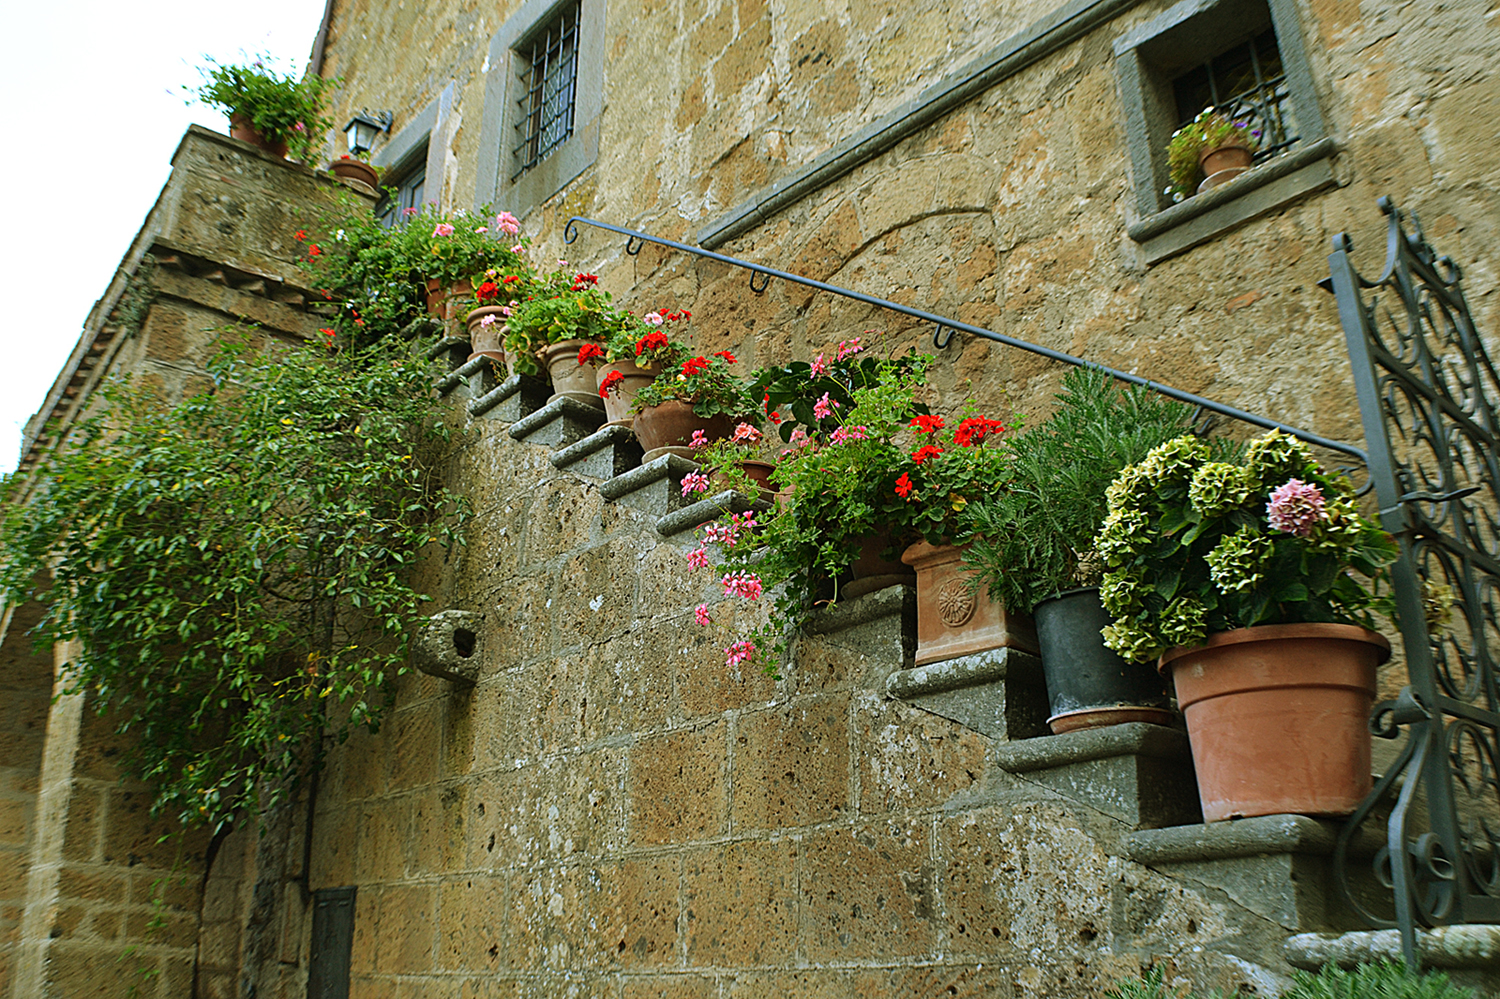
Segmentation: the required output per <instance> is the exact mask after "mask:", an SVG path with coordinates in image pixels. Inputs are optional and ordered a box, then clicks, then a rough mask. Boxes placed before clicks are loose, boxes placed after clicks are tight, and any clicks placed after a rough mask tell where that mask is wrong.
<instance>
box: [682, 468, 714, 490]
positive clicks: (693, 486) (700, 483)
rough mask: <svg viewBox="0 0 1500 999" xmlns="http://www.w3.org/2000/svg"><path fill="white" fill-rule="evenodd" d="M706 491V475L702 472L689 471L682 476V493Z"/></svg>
mask: <svg viewBox="0 0 1500 999" xmlns="http://www.w3.org/2000/svg"><path fill="white" fill-rule="evenodd" d="M704 492H708V476H706V475H704V474H703V473H702V472H689V473H687V474H686V475H684V476H683V477H682V495H684V496H686V495H687V494H688V493H704Z"/></svg>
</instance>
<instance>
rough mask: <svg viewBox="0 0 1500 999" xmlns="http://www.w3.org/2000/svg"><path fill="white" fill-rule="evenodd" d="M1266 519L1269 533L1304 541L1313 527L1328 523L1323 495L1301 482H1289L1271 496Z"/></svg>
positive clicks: (1317, 489) (1316, 489)
mask: <svg viewBox="0 0 1500 999" xmlns="http://www.w3.org/2000/svg"><path fill="white" fill-rule="evenodd" d="M1266 519H1267V520H1269V521H1270V522H1271V529H1272V530H1275V531H1285V532H1286V533H1287V534H1295V535H1296V536H1297V537H1299V538H1305V537H1307V536H1308V535H1309V534H1311V533H1312V529H1313V525H1314V524H1317V523H1318V522H1320V521H1324V520H1327V519H1328V511H1327V510H1326V509H1325V508H1324V504H1323V491H1322V490H1321V489H1319V488H1318V487H1317V486H1315V485H1312V484H1311V483H1308V482H1303V481H1302V480H1301V479H1289V480H1287V483H1286V485H1283V486H1278V487H1277V488H1276V489H1274V490H1272V492H1271V502H1269V503H1267V504H1266Z"/></svg>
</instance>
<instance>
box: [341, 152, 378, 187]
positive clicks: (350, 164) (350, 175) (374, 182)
mask: <svg viewBox="0 0 1500 999" xmlns="http://www.w3.org/2000/svg"><path fill="white" fill-rule="evenodd" d="M328 169H330V170H332V171H333V175H334V176H335V177H338V178H340V179H342V180H357V181H359V182H360V183H362V184H368V185H369V186H370V187H371V188H372V189H373V188H375V187H377V186H378V185H379V184H380V175H379V174H377V173H376V172H375V168H374V167H372V166H370V164H368V163H364V162H361V161H360V160H355V159H348V160H334V161H333V162H332V163H331V164H329V167H328Z"/></svg>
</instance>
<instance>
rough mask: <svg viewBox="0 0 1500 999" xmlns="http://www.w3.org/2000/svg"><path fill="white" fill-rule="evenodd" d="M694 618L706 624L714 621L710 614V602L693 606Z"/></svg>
mask: <svg viewBox="0 0 1500 999" xmlns="http://www.w3.org/2000/svg"><path fill="white" fill-rule="evenodd" d="M693 620H695V621H697V622H698V623H699V624H701V625H705V626H706V625H710V624H713V623H714V619H713V618H711V617H709V616H708V604H699V605H698V606H697V607H694V608H693Z"/></svg>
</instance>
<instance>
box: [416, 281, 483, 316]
mask: <svg viewBox="0 0 1500 999" xmlns="http://www.w3.org/2000/svg"><path fill="white" fill-rule="evenodd" d="M473 297H474V285H473V284H471V283H470V282H469V279H468V278H464V279H463V280H462V281H455V282H453V283H452V284H450V285H448V286H447V287H446V288H445V287H443V283H442V282H441V281H439V280H438V279H437V278H428V279H427V312H428V314H430V315H434V316H437V317H438V318H439V319H457V318H458V317H457V316H455V315H453V310H454V309H457V308H458V307H459V306H460V305H461V304H463V303H464V302H465V301H467V300H469V299H472V298H473Z"/></svg>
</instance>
